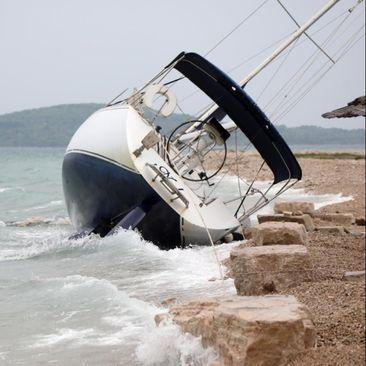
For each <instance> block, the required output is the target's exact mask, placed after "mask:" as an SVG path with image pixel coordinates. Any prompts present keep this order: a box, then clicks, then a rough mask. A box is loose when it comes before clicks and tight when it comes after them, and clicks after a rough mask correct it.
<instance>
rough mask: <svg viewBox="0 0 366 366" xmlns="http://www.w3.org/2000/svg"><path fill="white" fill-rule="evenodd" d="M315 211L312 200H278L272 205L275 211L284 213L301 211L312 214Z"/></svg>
mask: <svg viewBox="0 0 366 366" xmlns="http://www.w3.org/2000/svg"><path fill="white" fill-rule="evenodd" d="M314 211H315V207H314V203H313V202H296V201H292V202H285V201H279V202H276V203H275V205H274V212H275V213H284V212H297V213H299V212H301V213H305V214H309V215H313V214H314Z"/></svg>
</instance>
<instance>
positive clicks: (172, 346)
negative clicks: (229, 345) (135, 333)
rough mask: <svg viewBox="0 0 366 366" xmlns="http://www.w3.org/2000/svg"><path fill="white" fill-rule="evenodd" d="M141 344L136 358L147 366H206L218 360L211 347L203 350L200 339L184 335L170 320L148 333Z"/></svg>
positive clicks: (142, 338)
mask: <svg viewBox="0 0 366 366" xmlns="http://www.w3.org/2000/svg"><path fill="white" fill-rule="evenodd" d="M140 342H141V343H140V344H139V345H138V347H137V348H136V356H137V359H138V360H139V361H140V362H141V363H142V364H143V365H146V366H150V365H164V366H176V365H182V366H188V365H197V366H199V365H202V366H204V365H207V364H209V363H211V362H213V361H214V360H216V359H217V354H216V353H215V351H214V350H213V349H212V348H211V347H208V348H206V349H205V348H203V346H202V343H201V339H200V338H198V337H194V336H192V335H190V334H188V333H182V331H181V329H180V328H179V327H178V326H177V325H176V324H173V323H172V322H171V321H170V320H168V321H164V322H162V323H161V324H160V325H159V326H158V327H154V328H153V329H151V330H150V331H149V332H146V333H145V334H144V335H143V336H142V337H141V341H140Z"/></svg>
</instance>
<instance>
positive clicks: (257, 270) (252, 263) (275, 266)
mask: <svg viewBox="0 0 366 366" xmlns="http://www.w3.org/2000/svg"><path fill="white" fill-rule="evenodd" d="M230 259H231V265H230V269H231V275H232V277H233V278H234V284H235V287H236V291H237V293H238V295H262V294H268V293H271V292H277V291H282V290H286V289H288V288H291V287H294V286H297V285H299V284H300V283H302V282H304V281H310V280H311V278H312V270H311V261H310V256H309V253H308V251H307V248H306V247H305V246H303V245H267V246H260V247H252V248H240V249H237V248H234V249H233V250H232V251H231V253H230Z"/></svg>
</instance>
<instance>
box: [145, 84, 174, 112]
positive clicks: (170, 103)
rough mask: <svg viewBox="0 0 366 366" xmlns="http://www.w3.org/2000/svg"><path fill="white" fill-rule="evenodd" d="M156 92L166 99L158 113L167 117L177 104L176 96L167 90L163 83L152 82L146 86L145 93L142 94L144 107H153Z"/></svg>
mask: <svg viewBox="0 0 366 366" xmlns="http://www.w3.org/2000/svg"><path fill="white" fill-rule="evenodd" d="M156 94H160V95H164V96H165V98H166V101H165V103H164V105H163V107H162V108H161V110H160V113H161V114H162V115H163V116H164V117H169V116H170V115H171V114H172V113H173V112H174V110H175V107H176V106H177V98H176V96H175V95H174V94H173V92H172V91H171V90H169V89H168V88H167V87H166V86H165V85H161V84H153V85H149V86H148V87H147V88H146V91H145V94H144V96H143V101H144V104H145V105H146V107H149V108H153V103H154V97H155V95H156Z"/></svg>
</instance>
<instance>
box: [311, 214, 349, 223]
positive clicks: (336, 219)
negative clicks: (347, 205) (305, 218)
mask: <svg viewBox="0 0 366 366" xmlns="http://www.w3.org/2000/svg"><path fill="white" fill-rule="evenodd" d="M315 217H316V218H317V219H320V220H322V221H329V222H332V223H333V224H337V225H342V226H351V225H352V224H353V223H354V222H355V218H354V216H353V215H352V214H351V213H327V214H323V213H316V214H315Z"/></svg>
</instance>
